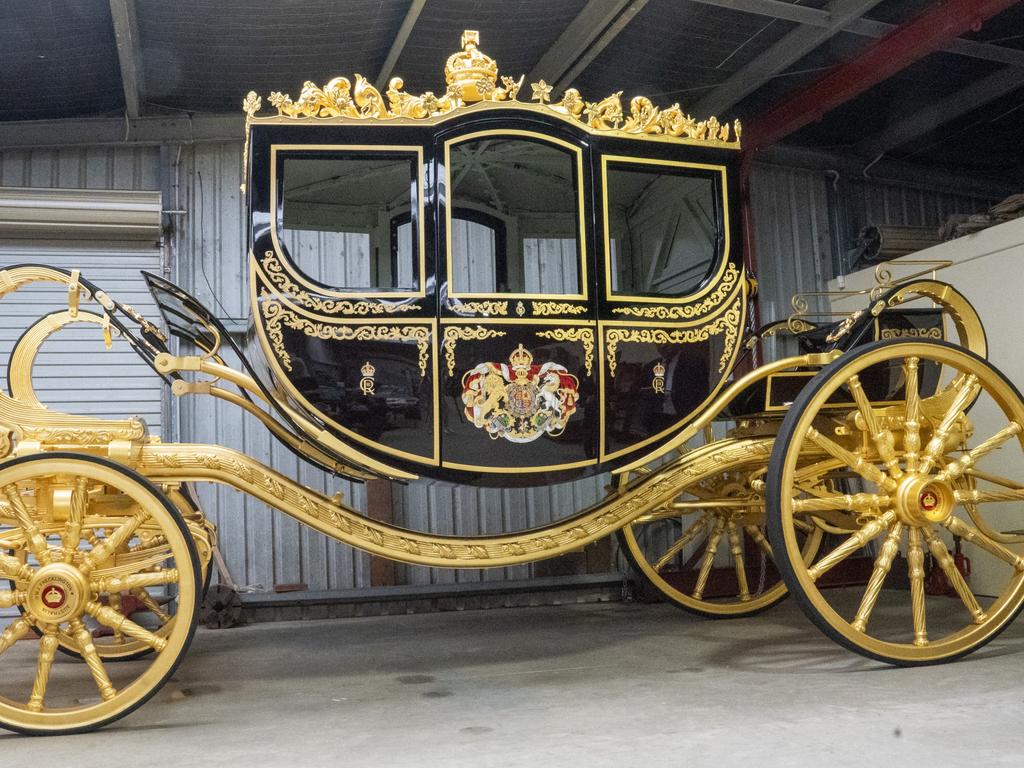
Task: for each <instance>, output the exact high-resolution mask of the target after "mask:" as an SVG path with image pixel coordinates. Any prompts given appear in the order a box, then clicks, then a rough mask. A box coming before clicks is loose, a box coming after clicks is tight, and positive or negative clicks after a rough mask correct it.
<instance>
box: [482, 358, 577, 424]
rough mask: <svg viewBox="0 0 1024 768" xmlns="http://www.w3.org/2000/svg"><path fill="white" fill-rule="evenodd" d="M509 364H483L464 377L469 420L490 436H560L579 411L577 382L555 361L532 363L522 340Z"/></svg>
mask: <svg viewBox="0 0 1024 768" xmlns="http://www.w3.org/2000/svg"><path fill="white" fill-rule="evenodd" d="M508 360H509V361H508V363H507V364H506V363H480V364H479V365H477V366H476V367H475V368H473V369H472V370H470V371H468V372H467V373H466V375H465V376H463V377H462V402H463V403H464V404H465V406H466V408H465V412H466V418H467V419H469V421H470V422H471V423H472V424H473V425H474V426H475V427H477V428H479V429H486V430H487V434H488V435H489V436H490V438H491V439H492V440H497V439H498V438H504V439H506V440H509V441H511V442H513V443H529V442H532V441H533V440H536V439H537V438H538V437H540V436H541V435H543V434H548V435H551V436H552V437H557V436H558V435H560V434H562V432H563V431H564V430H565V425H566V423H567V422H568V421H569V417H570V416H572V415H573V414H574V413H575V412H576V402H577V400H578V399H579V394H578V392H577V389H578V387H579V381H578V380H577V379H576V377H575V376H573V375H572V374H570V373H569V371H568V370H566V368H565V367H564V366H561V365H558V364H557V363H550V362H549V363H544V364H542V365H534V362H533V355H532V354H530V352H529V351H528V350H527V349H526V348H524V347H523V345H522V344H520V345H519V346H518V347H516V349H514V350H513V351H512V354H511V355H509V358H508Z"/></svg>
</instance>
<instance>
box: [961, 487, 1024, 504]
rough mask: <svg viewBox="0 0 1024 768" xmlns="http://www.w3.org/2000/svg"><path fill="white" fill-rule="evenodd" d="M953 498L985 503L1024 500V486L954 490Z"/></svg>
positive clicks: (971, 502)
mask: <svg viewBox="0 0 1024 768" xmlns="http://www.w3.org/2000/svg"><path fill="white" fill-rule="evenodd" d="M953 498H954V499H956V500H957V501H958V502H960V503H961V504H985V503H987V502H991V501H1024V488H1016V489H1014V490H1006V491H978V490H965V491H953Z"/></svg>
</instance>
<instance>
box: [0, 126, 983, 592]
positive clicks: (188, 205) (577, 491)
mask: <svg viewBox="0 0 1024 768" xmlns="http://www.w3.org/2000/svg"><path fill="white" fill-rule="evenodd" d="M240 159H241V143H240V142H230V143H217V144H198V145H193V146H185V147H182V148H181V150H180V152H179V151H178V148H177V147H165V148H160V149H157V148H116V149H115V148H97V149H69V150H61V151H43V152H10V153H0V183H2V184H5V185H12V186H37V187H54V186H65V187H84V188H95V189H110V188H116V189H162V190H163V191H164V200H165V206H166V207H168V208H171V209H180V210H184V211H186V214H185V215H172V216H169V217H168V219H167V220H168V222H169V223H170V224H171V225H172V226H173V231H172V234H171V241H170V246H171V256H172V267H173V271H172V274H171V278H172V279H174V280H176V281H178V282H180V284H181V285H182V286H183V287H185V288H186V289H187V290H189V291H191V292H192V293H193V294H195V295H196V296H197V297H198V298H199V299H200V301H202V302H203V303H205V304H206V305H207V306H209V307H211V308H212V309H213V310H214V311H215V312H216V313H217V314H218V315H220V316H221V317H224V318H227V319H231V320H236V321H238V325H239V327H242V326H243V325H244V322H245V319H246V317H247V315H248V305H249V301H248V296H247V292H246V290H247V284H248V279H247V275H246V271H245V264H246V254H245V253H244V244H245V235H244V228H243V216H242V214H243V200H242V196H241V193H240V191H239V181H240ZM828 183H830V182H829V180H828V178H827V177H826V176H825V174H823V173H822V172H821V171H809V170H801V169H794V168H785V167H780V166H772V165H759V166H757V167H756V169H755V176H754V179H753V185H752V194H753V202H754V216H755V227H756V232H757V255H758V261H759V265H760V266H759V278H760V281H761V294H760V295H761V303H762V317H763V319H765V320H767V319H770V318H772V317H785V316H787V315H788V314H789V309H788V302H789V296H790V295H791V294H792V293H793V292H794V290H800V291H813V290H819V289H822V288H823V286H824V284H825V281H826V280H827V279H828V278H830V277H831V269H832V267H831V264H832V261H833V255H834V251H835V250H836V247H837V246H835V245H834V243H835V242H836V241H837V238H835V237H834V234H835V233H834V232H833V228H834V225H833V224H832V223H830V222H831V221H833V220H834V219H835V215H836V211H832V216H831V217H830V211H829V194H828V187H827V184H828ZM844 189H849V190H850V192H849V194H847V195H845V196H843V195H842V192H843V190H844ZM839 190H840V193H841V195H840V204H839V206H838V207H839V208H841V209H842V210H843V211H845V212H846V213H844V214H843V216H844V217H845V219H846V222H847V223H846V225H845V226H844V229H846V230H849V231H853V232H854V233H855V231H856V229H857V228H859V226H861V225H862V222H867V221H871V222H872V223H879V224H884V223H896V224H899V223H911V224H913V223H922V222H923V223H928V224H931V223H933V222H934V223H935V224H938V222H939V220H940V219H941V218H942V217H943V216H944V215H946V214H947V213H951V212H954V211H974V210H978V209H981V208H983V207H985V206H986V205H987V204H988V201H983V200H975V199H974V198H970V197H965V196H960V195H953V194H943V193H937V192H926V191H923V190H915V189H907V188H901V187H897V186H894V185H888V184H879V183H867V182H860V181H851V182H850V183H849V184H848V185H845V184H844V183H843V182H842V181H841V182H840V185H839ZM840 218H843V217H840ZM842 237H846V235H845V234H844V235H842ZM842 237H840V238H838V239H839V240H841V239H842ZM171 408H172V416H173V424H172V425H171V426H172V429H174V428H176V429H177V432H178V435H177V437H178V439H180V440H186V441H196V442H210V443H218V444H222V445H228V446H232V447H235V448H238V449H240V450H243V451H245V452H246V453H249V454H250V455H252V456H255V457H257V458H259V459H261V460H264V461H267V462H268V463H270V464H272V465H273V466H275V467H276V468H278V469H279V470H281V471H283V472H285V473H286V474H289V475H292V476H295V477H298V478H299V479H300V480H301V481H302V482H304V483H307V484H308V485H310V486H312V487H315V488H319V489H321V490H328V491H330V492H334V491H337V490H340V491H342V492H343V493H344V494H345V496H346V498H348V499H349V500H350V502H351V503H353V504H354V505H355V506H356V507H357V508H365V493H364V490H363V488H362V486H358V485H352V484H349V483H346V482H343V481H339V480H336V479H334V478H329V477H324V476H323V475H322V473H319V472H316V471H314V470H312V469H310V468H309V467H306V466H304V465H303V466H300V462H299V461H298V460H297V459H296V458H295V457H294V456H293V455H292V454H291V453H289V452H288V451H287V450H285V449H283V448H281V447H280V446H278V445H276V443H274V442H273V441H272V440H271V439H270V437H269V436H268V434H267V433H266V431H265V430H264V429H263V428H262V426H260V425H259V424H258V423H256V422H255V420H253V419H251V418H250V417H247V416H245V415H244V414H242V413H241V412H240V411H238V410H237V409H235V408H233V407H231V406H229V405H227V404H224V403H220V402H218V401H214V400H212V399H210V398H193V399H188V400H185V401H175V402H173V403H172V404H171ZM606 482H607V478H603V477H598V478H591V479H588V480H585V481H580V482H578V483H570V484H564V485H559V486H552V487H546V488H535V489H506V490H495V489H474V488H453V487H451V486H448V485H445V484H442V483H417V484H414V485H411V486H408V487H400V488H398V489H397V490H396V492H395V494H394V498H395V519H396V522H398V523H399V524H403V525H408V526H410V527H416V528H423V529H428V530H432V531H437V532H451V533H459V534H466V535H469V534H475V533H484V532H496V531H500V530H504V529H507V528H510V527H523V526H527V525H530V526H532V525H539V524H542V523H544V522H547V521H549V520H551V519H553V518H556V517H562V516H564V515H567V514H570V513H571V512H573V511H575V510H577V509H579V508H581V507H583V506H586V505H588V504H591V503H593V502H594V501H596V500H597V499H598V498H599V497H600V496H601V495H603V493H604V484H605V483H606ZM202 501H203V504H204V507H205V508H206V509H207V511H208V513H209V514H210V515H211V517H213V518H214V520H215V521H216V522H217V523H218V525H219V526H220V529H221V542H222V544H223V547H224V554H225V557H226V559H227V562H228V565H229V567H230V568H231V570H232V574H233V576H234V577H235V579H236V580H237V581H239V582H241V583H245V584H262V585H263V586H264V587H266V588H270V587H271V586H272V585H273V584H275V583H285V582H289V583H294V582H304V583H306V584H308V585H309V586H310V588H311V589H345V588H350V587H363V586H368V585H369V558H368V556H367V555H365V554H363V553H360V552H355V551H353V550H351V549H349V548H348V547H344V546H342V545H339V544H336V543H334V542H333V541H330V540H328V539H326V538H325V537H323V536H321V535H319V534H317V533H314V532H312V531H309V530H306V529H303V528H302V527H301V526H299V525H298V524H297V523H295V522H293V521H292V520H291V519H290V518H288V517H286V516H285V515H282V514H279V513H276V512H273V511H271V510H269V509H268V508H267V507H266V506H264V505H262V504H259V503H256V502H254V501H253V500H252V499H249V498H246V497H243V496H242V495H241V494H238V493H235V492H234V491H230V490H227V489H216V488H207V489H204V490H203V491H202ZM533 572H534V569H533V568H532V567H530V566H521V567H517V568H508V569H503V570H497V571H489V572H482V571H460V572H457V573H456V572H452V571H439V570H433V569H426V568H417V567H399V568H398V571H397V573H398V578H399V580H400V581H403V582H406V583H415V584H421V583H440V582H464V581H476V580H482V579H503V578H523V577H526V576H528V575H530V574H531V573H533Z"/></svg>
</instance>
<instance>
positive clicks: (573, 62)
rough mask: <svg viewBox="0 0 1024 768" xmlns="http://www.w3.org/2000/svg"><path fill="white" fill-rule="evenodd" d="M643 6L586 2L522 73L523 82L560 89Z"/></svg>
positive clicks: (639, 0)
mask: <svg viewBox="0 0 1024 768" xmlns="http://www.w3.org/2000/svg"><path fill="white" fill-rule="evenodd" d="M645 5H647V0H600V1H599V2H589V3H587V4H586V5H585V6H583V10H582V11H580V12H579V14H578V15H577V16H576V18H575V19H573V20H572V21H571V22H570V23H569V26H568V27H566V28H565V31H564V32H562V34H561V35H559V36H558V39H557V40H555V42H554V43H553V44H552V45H551V47H550V48H549V49H548V50H547V51H546V52H545V53H544V55H543V56H541V57H540V59H539V60H538V61H537V63H536V64H535V65H534V67H533V69H531V70H530V73H529V74H528V75H527V76H526V82H528V83H535V82H537V81H538V80H546V81H547V82H548V83H550V84H551V86H552V88H553V90H554V91H555V93H558V92H559V91H562V90H564V89H565V88H567V87H568V86H570V85H571V84H572V82H573V81H574V80H575V79H576V78H577V77H578V76H579V74H580V73H581V72H582V71H583V70H584V69H586V68H587V67H588V66H589V65H590V62H592V61H593V60H594V59H595V58H596V57H597V55H598V54H599V53H601V51H603V50H604V49H605V47H606V46H607V45H608V43H610V42H611V41H612V40H613V39H614V38H615V36H616V35H618V34H619V32H621V31H622V30H623V28H625V26H626V25H627V24H628V23H629V22H630V21H631V20H632V19H633V17H634V16H636V15H637V14H638V13H639V12H640V11H641V9H642V8H643V7H644V6H645Z"/></svg>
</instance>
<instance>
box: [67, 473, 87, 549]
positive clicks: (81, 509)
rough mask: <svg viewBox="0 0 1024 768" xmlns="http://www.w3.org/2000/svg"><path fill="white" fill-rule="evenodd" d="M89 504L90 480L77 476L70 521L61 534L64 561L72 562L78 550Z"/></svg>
mask: <svg viewBox="0 0 1024 768" xmlns="http://www.w3.org/2000/svg"><path fill="white" fill-rule="evenodd" d="M88 506H89V481H88V480H87V479H86V478H84V477H76V478H75V487H74V490H72V491H71V509H70V511H69V512H68V521H67V523H66V524H65V526H64V533H63V534H62V535H61V542H62V543H63V544H64V562H66V563H70V562H71V561H72V559H73V558H74V556H75V553H77V552H78V545H79V543H80V542H81V540H82V521H83V520H85V512H86V508H87V507H88Z"/></svg>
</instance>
